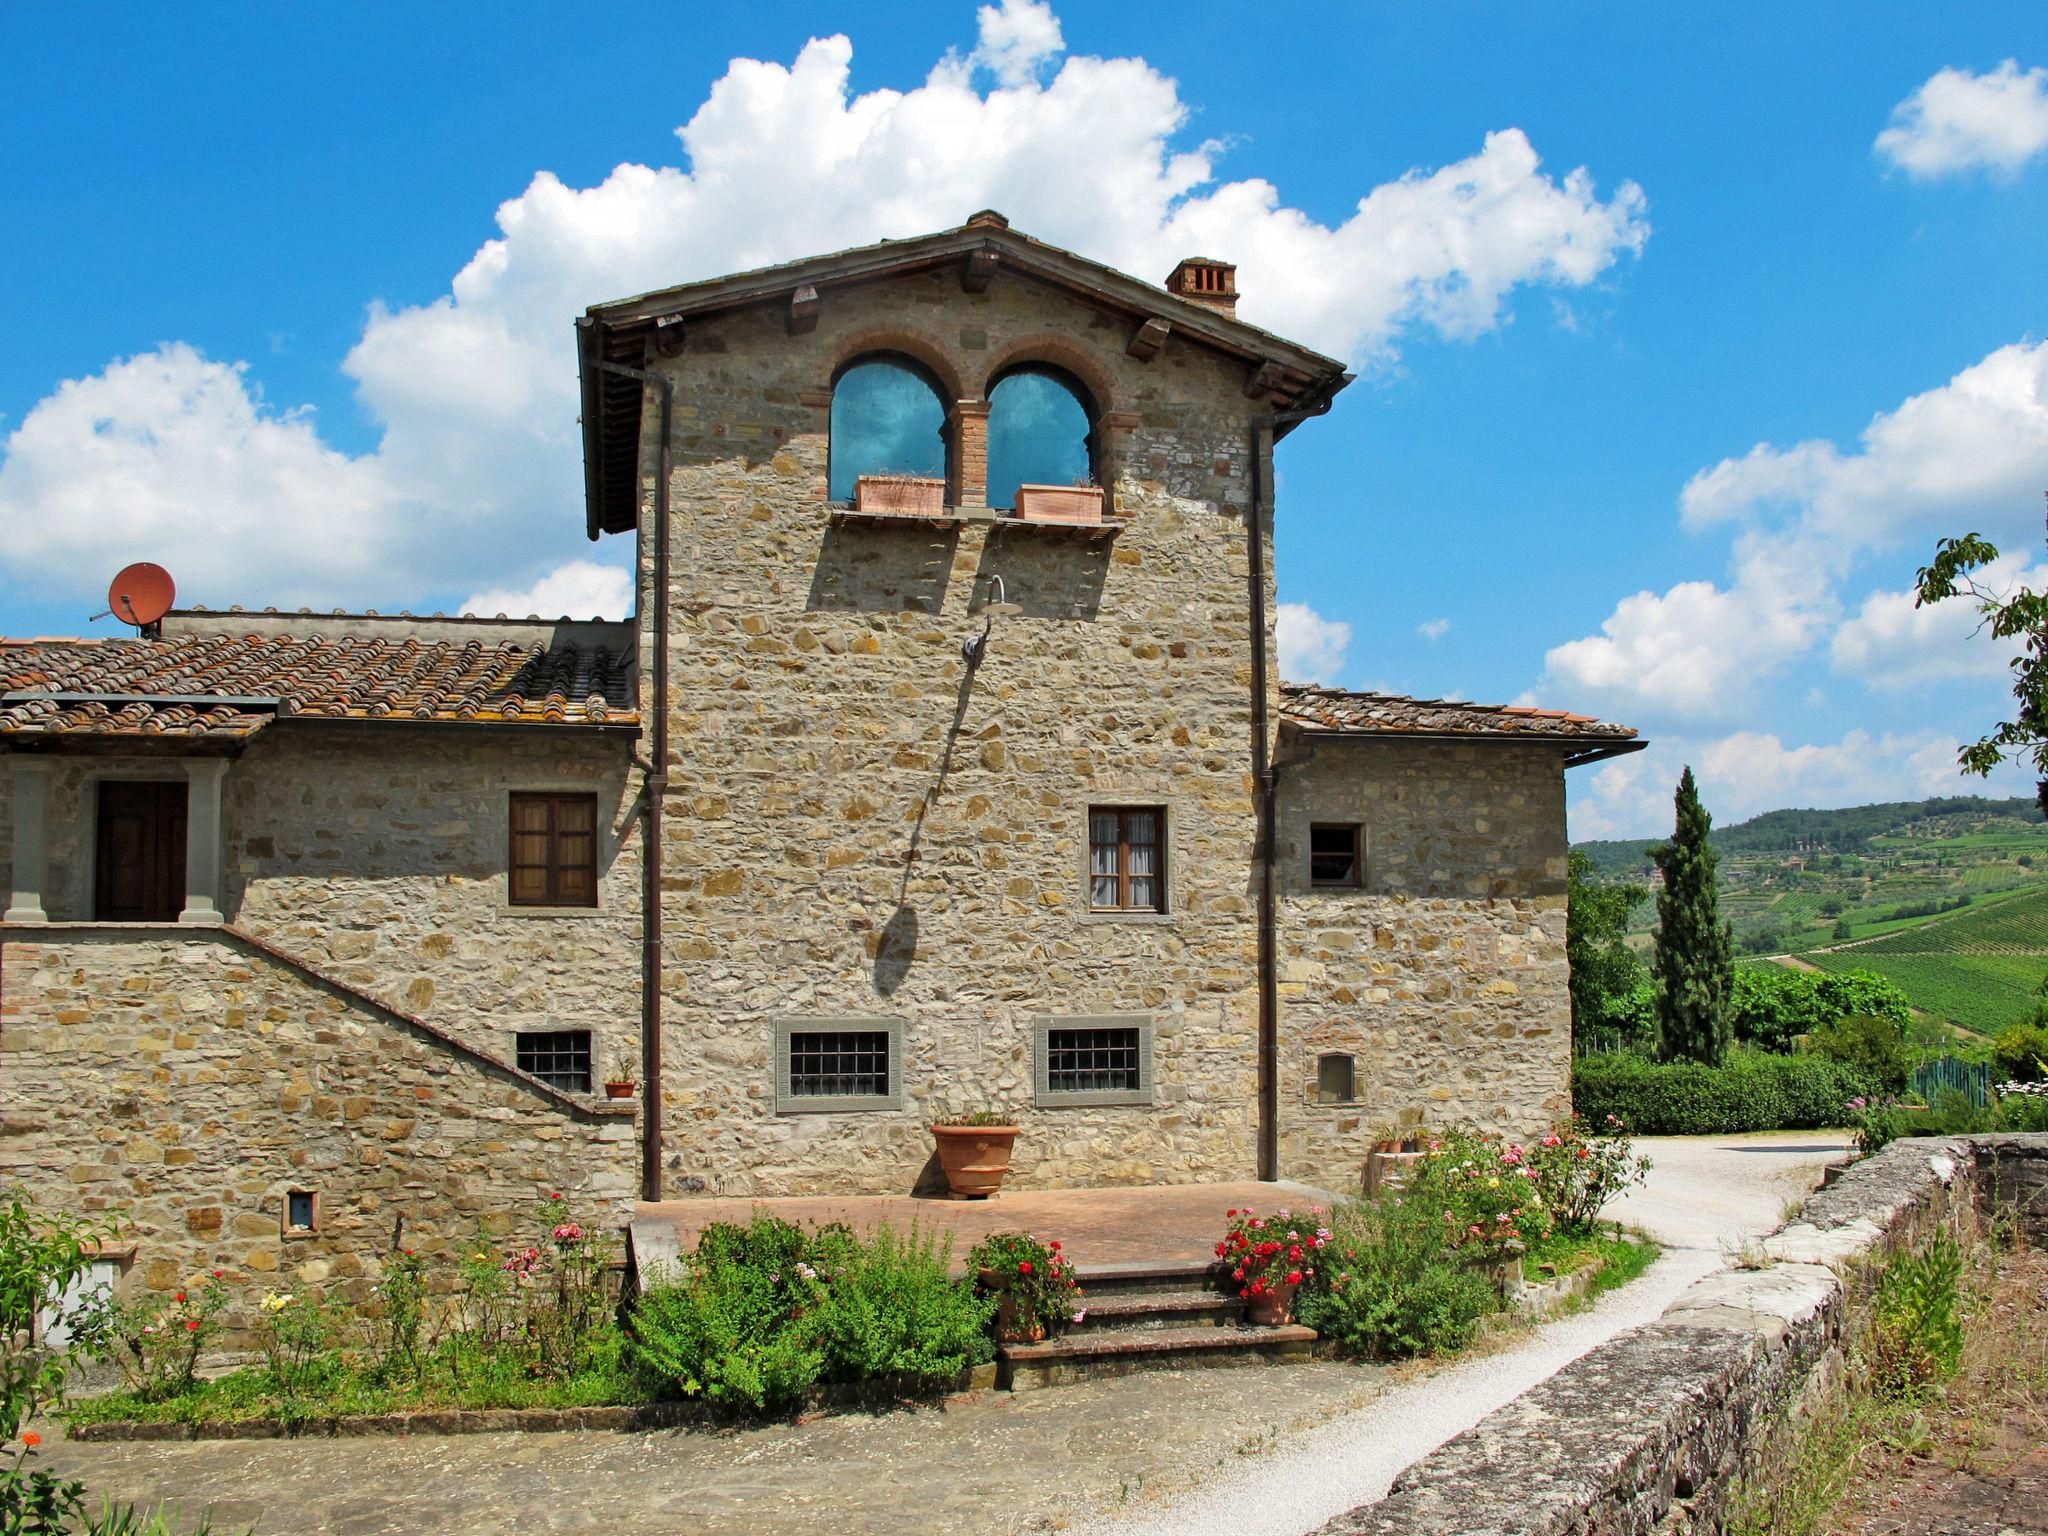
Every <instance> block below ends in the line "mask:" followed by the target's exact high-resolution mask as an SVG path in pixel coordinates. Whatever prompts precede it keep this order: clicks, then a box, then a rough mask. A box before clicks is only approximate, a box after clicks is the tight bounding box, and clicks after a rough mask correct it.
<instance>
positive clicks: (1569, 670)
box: [1544, 342, 2048, 721]
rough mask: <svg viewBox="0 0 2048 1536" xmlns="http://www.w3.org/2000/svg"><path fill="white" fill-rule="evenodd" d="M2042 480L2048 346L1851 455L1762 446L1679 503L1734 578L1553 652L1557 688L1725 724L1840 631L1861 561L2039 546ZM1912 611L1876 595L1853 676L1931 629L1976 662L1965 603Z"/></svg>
mask: <svg viewBox="0 0 2048 1536" xmlns="http://www.w3.org/2000/svg"><path fill="white" fill-rule="evenodd" d="M2043 486H2048V342H2039V343H2034V342H2016V343H2013V344H2011V345H2009V346H2004V347H2000V348H1999V349H1998V350H1997V351H1995V352H1993V353H1991V354H1990V355H1989V356H1987V357H1985V358H1984V359H1982V360H1981V361H1979V362H1976V363H1973V364H1971V365H1970V366H1969V367H1967V368H1965V369H1963V370H1962V371H1961V372H1959V373H1957V374H1956V375H1955V376H1954V377H1953V378H1952V379H1950V380H1949V381H1948V382H1947V383H1946V384H1943V385H1941V386H1939V387H1937V388H1934V389H1930V390H1927V391H1924V392H1923V393H1921V394H1917V395H1914V396H1912V397H1911V398H1909V399H1907V400H1905V401H1903V402H1902V403H1901V404H1899V405H1898V406H1897V407H1896V408H1894V409H1892V410H1890V411H1882V412H1879V413H1878V414H1877V416H1876V417H1874V418H1873V419H1872V421H1871V423H1870V425H1869V426H1868V427H1866V428H1865V429H1864V430H1863V432H1862V434H1861V436H1860V438H1859V439H1858V442H1857V444H1856V446H1855V447H1854V448H1853V449H1850V450H1844V449H1843V448H1841V447H1838V446H1837V445H1836V444H1834V443H1832V442H1827V441H1822V440H1815V441H1809V442H1803V443H1798V444H1795V445H1793V446H1791V447H1788V448H1777V447H1773V446H1771V445H1770V444H1759V445H1758V446H1757V447H1755V448H1753V449H1751V450H1750V451H1749V452H1748V453H1747V454H1745V455H1743V456H1742V457H1740V458H1728V459H1723V460H1722V461H1721V462H1720V463H1719V464H1716V465H1713V466H1712V467H1710V468H1707V469H1703V470H1701V471H1700V472H1699V473H1697V474H1695V475H1694V476H1693V477H1692V479H1691V480H1690V481H1689V482H1687V484H1686V486H1685V488H1684V490H1683V492H1682V493H1681V495H1680V497H1679V508H1680V514H1681V517H1682V519H1683V521H1684V522H1685V524H1686V526H1688V527H1689V528H1692V529H1694V530H1695V531H1702V530H1708V529H1713V528H1717V527H1730V528H1733V529H1735V530H1736V539H1735V543H1734V554H1733V560H1732V569H1731V579H1730V580H1729V581H1728V582H1727V584H1726V585H1722V584H1719V583H1716V582H1714V581H1711V580H1693V581H1685V582H1680V583H1678V584H1676V585H1674V586H1672V587H1671V588H1670V589H1668V590H1667V591H1665V592H1663V593H1661V594H1659V593H1654V592H1640V593H1637V594H1635V595H1634V596H1631V597H1627V598H1624V599H1622V600H1621V602H1620V603H1618V604H1617V605H1616V607H1615V610H1614V612H1613V614H1612V615H1611V616H1609V617H1608V618H1607V619H1606V620H1605V621H1604V622H1603V623H1602V625H1601V629H1600V633H1599V634H1597V635H1588V636H1584V637H1582V638H1580V639H1577V640H1572V641H1568V642H1566V643H1565V644H1563V645H1560V646H1556V647H1554V648H1553V649H1551V650H1550V651H1549V652H1548V653H1547V654H1546V656H1545V658H1544V660H1545V665H1546V669H1547V670H1546V673H1545V678H1546V680H1547V681H1548V682H1549V683H1551V684H1552V685H1553V687H1552V688H1551V690H1550V691H1553V692H1556V691H1558V690H1557V689H1556V688H1555V686H1554V685H1555V684H1557V683H1563V684H1567V685H1570V686H1571V687H1574V688H1577V689H1580V690H1583V692H1582V693H1581V694H1580V697H1581V698H1582V699H1584V700H1586V701H1587V702H1591V703H1606V704H1607V705H1608V706H1609V707H1624V708H1634V709H1638V710H1643V709H1655V710H1659V711H1662V712H1666V713H1667V714H1673V715H1676V716H1678V717H1679V718H1681V719H1687V720H1701V721H1703V720H1708V719H1715V718H1723V719H1725V718H1728V717H1729V716H1731V715H1733V714H1735V713H1737V712H1739V711H1740V710H1741V709H1742V708H1744V707H1745V706H1746V705H1748V704H1749V703H1750V702H1751V700H1752V699H1753V697H1754V685H1755V684H1757V683H1758V682H1760V681H1762V680H1764V679H1766V678H1768V677H1770V676H1771V675H1772V674H1773V673H1775V672H1778V671H1781V670H1782V669H1783V668H1784V667H1786V666H1788V665H1789V664H1791V663H1792V662H1794V661H1796V660H1798V659H1799V658H1800V657H1801V656H1803V655H1804V654H1806V653H1807V652H1808V651H1809V650H1811V649H1812V648H1813V646H1815V645H1816V644H1818V643H1819V642H1821V641H1822V640H1823V639H1824V638H1825V637H1826V636H1827V635H1828V633H1829V632H1830V631H1831V630H1832V629H1833V628H1834V626H1835V625H1836V623H1837V622H1838V620H1839V616H1840V613H1841V610H1842V608H1843V607H1844V602H1843V598H1842V595H1841V588H1842V586H1843V585H1844V583H1845V582H1846V581H1847V579H1848V577H1849V575H1850V573H1851V572H1852V571H1853V570H1854V568H1855V566H1856V564H1857V562H1858V560H1859V559H1861V558H1862V557H1864V556H1866V555H1868V554H1870V553H1872V552H1875V551H1884V552H1886V553H1887V554H1889V553H1890V552H1893V551H1896V550H1899V549H1907V550H1911V551H1913V552H1914V553H1916V554H1918V555H1921V556H1923V557H1924V556H1926V555H1931V554H1932V552H1933V548H1934V541H1935V539H1936V538H1938V537H1941V536H1943V535H1946V534H1957V533H1963V532H1968V531H1971V530H1976V531H1978V532H1981V533H1983V534H1984V535H1986V536H1987V537H1988V538H1990V539H1992V540H1993V542H1995V543H1997V544H1999V546H2000V547H2001V548H2003V549H2006V550H2007V551H2008V552H2011V553H2014V554H2016V555H2022V556H2023V555H2024V554H2025V552H2026V551H2028V550H2029V549H2031V548H2032V546H2033V543H2034V541H2035V540H2036V539H2038V538H2039V536H2040V535H2039V531H2038V509H2039V505H2040V500H2039V498H2040V494H2041V488H2042V487H2043ZM2021 563H2022V564H2025V563H2026V561H2025V560H2024V559H2022V560H2021ZM1897 601H1898V594H1896V593H1885V592H1877V593H1873V594H1872V595H1871V596H1870V597H1869V598H1867V599H1866V600H1865V602H1864V604H1863V605H1862V607H1861V608H1860V609H1859V610H1858V611H1857V612H1856V613H1855V614H1854V615H1853V616H1852V617H1851V618H1850V619H1849V620H1848V621H1847V622H1846V624H1845V625H1844V627H1843V628H1842V630H1841V632H1840V637H1839V639H1838V641H1837V643H1836V645H1835V650H1834V659H1835V664H1836V666H1837V667H1838V668H1840V669H1841V670H1843V671H1846V672H1850V673H1853V674H1856V675H1859V676H1873V675H1875V674H1877V673H1879V672H1880V671H1882V670H1884V669H1886V668H1887V666H1890V665H1893V664H1897V663H1900V662H1901V661H1902V659H1903V658H1902V657H1901V656H1900V654H1899V650H1898V647H1899V646H1900V645H1901V644H1904V643H1908V642H1911V641H1912V640H1914V639H1915V638H1916V637H1917V638H1918V639H1920V640H1924V641H1926V642H1928V643H1929V644H1932V643H1934V642H1935V641H1936V640H1939V641H1940V642H1941V654H1942V655H1943V656H1951V654H1953V655H1955V656H1960V655H1962V654H1965V653H1966V652H1967V647H1963V648H1962V649H1960V650H1957V649H1955V646H1956V644H1958V643H1959V642H1958V640H1957V630H1956V628H1955V626H1958V625H1960V626H1961V630H1962V631H1965V632H1966V631H1967V630H1968V628H1969V624H1968V622H1967V621H1966V618H1965V616H1964V613H1963V611H1962V610H1959V609H1958V608H1957V606H1956V605H1955V604H1953V603H1951V604H1949V605H1947V607H1946V609H1945V610H1944V611H1941V612H1938V613H1935V614H1933V615H1932V616H1928V617H1923V618H1919V619H1913V620H1911V621H1907V620H1903V619H1901V618H1900V617H1899V616H1898V614H1897V613H1896V607H1897ZM1907 602H1908V603H1910V599H1907ZM1904 664H1905V666H1906V670H1907V672H1908V673H1917V675H1919V676H1921V677H1927V676H1939V675H1947V676H1958V675H1965V674H1964V673H1963V672H1958V671H1955V670H1952V669H1951V670H1946V671H1944V670H1943V669H1944V668H1950V667H1951V661H1948V660H1941V659H1938V658H1936V657H1935V656H1934V655H1933V654H1932V653H1929V654H1927V655H1925V656H1922V657H1921V658H1920V660H1919V661H1918V662H1913V661H1910V660H1905V663H1904ZM1930 668H1931V669H1932V670H1929V669H1930ZM1977 669H1978V667H1977V664H1976V663H1971V664H1970V665H1969V666H1968V667H1967V668H1966V671H1968V672H1974V671H1976V670H1977ZM1895 675H1896V674H1895Z"/></svg>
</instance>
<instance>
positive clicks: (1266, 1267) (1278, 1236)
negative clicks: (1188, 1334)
mask: <svg viewBox="0 0 2048 1536" xmlns="http://www.w3.org/2000/svg"><path fill="white" fill-rule="evenodd" d="M1224 1214H1225V1216H1226V1217H1227V1218H1228V1219H1229V1221H1230V1229H1229V1231H1227V1232H1225V1233H1224V1235H1223V1241H1222V1242H1220V1243H1218V1244H1217V1245H1216V1257H1217V1258H1218V1259H1219V1260H1221V1261H1222V1262H1223V1263H1225V1264H1228V1265H1229V1266H1230V1280H1231V1283H1232V1284H1233V1285H1234V1286H1236V1287H1237V1294H1238V1295H1239V1296H1240V1297H1242V1298H1243V1299H1244V1310H1245V1319H1246V1321H1248V1322H1252V1323H1257V1324H1259V1325H1261V1326H1263V1327H1269V1328H1270V1327H1275V1326H1277V1325H1279V1324H1281V1323H1284V1322H1286V1321H1287V1319H1288V1318H1289V1316H1290V1315H1292V1313H1293V1310H1294V1293H1295V1292H1296V1291H1298V1290H1300V1289H1301V1287H1302V1286H1303V1285H1304V1284H1306V1283H1307V1282H1308V1281H1310V1280H1313V1279H1314V1278H1315V1273H1316V1260H1317V1258H1318V1257H1320V1256H1321V1254H1322V1251H1323V1249H1324V1248H1326V1247H1328V1246H1329V1243H1330V1229H1329V1228H1328V1227H1326V1226H1324V1225H1323V1213H1322V1211H1321V1210H1320V1209H1317V1208H1311V1209H1309V1210H1307V1211H1304V1212H1303V1213H1302V1214H1300V1215H1299V1216H1297V1215H1296V1214H1295V1213H1294V1212H1292V1211H1288V1210H1279V1211H1275V1212H1274V1213H1273V1214H1272V1215H1271V1216H1261V1215H1260V1214H1259V1213H1258V1212H1257V1211H1251V1210H1244V1211H1226V1212H1225V1213H1224Z"/></svg>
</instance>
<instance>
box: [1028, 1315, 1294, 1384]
mask: <svg viewBox="0 0 2048 1536" xmlns="http://www.w3.org/2000/svg"><path fill="white" fill-rule="evenodd" d="M1315 1341H1316V1331H1315V1329H1313V1328H1304V1327H1302V1326H1301V1325H1300V1324H1298V1323H1290V1324H1288V1325H1286V1326H1285V1327H1280V1328H1129V1329H1126V1328H1117V1329H1105V1330H1102V1331H1100V1332H1085V1331H1084V1332H1082V1333H1077V1334H1070V1335H1068V1336H1067V1337H1065V1338H1060V1339H1048V1340H1046V1342H1045V1343H1043V1344H1005V1345H1002V1346H1001V1347H1000V1348H998V1349H997V1351H996V1358H997V1363H998V1368H999V1374H998V1376H997V1382H998V1384H999V1385H1001V1386H1005V1387H1008V1388H1009V1389H1010V1390H1011V1391H1012V1392H1028V1391H1031V1390H1033V1389H1035V1388H1038V1387H1057V1386H1065V1385H1068V1384H1069V1383H1072V1382H1076V1381H1088V1380H1092V1379H1095V1378H1098V1377H1104V1376H1126V1375H1129V1374H1130V1373H1132V1372H1134V1371H1161V1370H1168V1371H1172V1370H1189V1369H1196V1368H1200V1367H1204V1366H1215V1365H1249V1364H1259V1363H1280V1362H1287V1361H1294V1360H1306V1359H1308V1358H1309V1350H1310V1348H1311V1346H1313V1345H1314V1343H1315Z"/></svg>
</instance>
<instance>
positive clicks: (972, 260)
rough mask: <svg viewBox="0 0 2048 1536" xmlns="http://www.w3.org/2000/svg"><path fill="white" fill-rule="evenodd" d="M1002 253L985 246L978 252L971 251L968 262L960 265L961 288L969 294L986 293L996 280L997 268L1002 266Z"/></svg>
mask: <svg viewBox="0 0 2048 1536" xmlns="http://www.w3.org/2000/svg"><path fill="white" fill-rule="evenodd" d="M1002 260H1003V258H1002V253H1001V252H999V251H994V250H990V249H989V248H988V247H986V246H984V247H983V248H982V249H980V250H978V251H969V252H968V253H967V260H966V261H964V262H962V263H961V264H960V286H961V287H962V288H963V289H965V290H966V291H967V292H969V293H986V292H987V291H988V285H989V284H990V283H992V282H994V281H995V279H996V268H997V267H999V266H1001V265H1002Z"/></svg>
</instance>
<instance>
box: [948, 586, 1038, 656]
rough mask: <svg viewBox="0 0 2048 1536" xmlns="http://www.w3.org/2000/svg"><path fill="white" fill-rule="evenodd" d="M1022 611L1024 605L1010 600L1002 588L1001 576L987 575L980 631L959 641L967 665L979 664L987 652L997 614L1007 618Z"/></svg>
mask: <svg viewBox="0 0 2048 1536" xmlns="http://www.w3.org/2000/svg"><path fill="white" fill-rule="evenodd" d="M1023 611H1024V605H1023V604H1022V603H1013V602H1011V601H1010V598H1009V594H1008V593H1007V592H1005V591H1004V590H1003V578H1002V577H1000V576H991V577H989V579H988V601H987V602H985V603H983V604H982V605H981V614H982V619H981V633H980V634H978V635H969V636H968V637H967V638H966V639H965V640H962V641H961V642H960V654H961V655H962V656H965V657H966V658H967V664H968V665H969V666H979V665H980V664H981V658H982V657H983V656H985V655H986V654H987V653H988V635H989V631H990V629H992V628H993V627H994V626H995V622H996V618H997V616H998V615H1000V616H1001V617H1003V618H1006V619H1008V618H1014V617H1015V616H1016V615H1018V614H1020V613H1022V612H1023Z"/></svg>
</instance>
